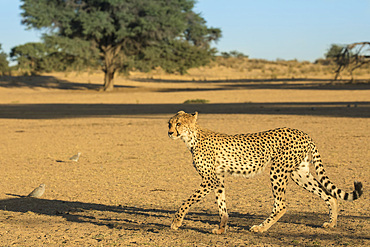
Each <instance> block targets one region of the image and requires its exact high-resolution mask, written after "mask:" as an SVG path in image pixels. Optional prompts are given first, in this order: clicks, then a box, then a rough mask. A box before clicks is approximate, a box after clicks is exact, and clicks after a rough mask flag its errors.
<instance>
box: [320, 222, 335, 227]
mask: <svg viewBox="0 0 370 247" xmlns="http://www.w3.org/2000/svg"><path fill="white" fill-rule="evenodd" d="M335 225H336V224H335V223H334V222H325V223H324V224H323V225H322V227H324V228H334V227H335Z"/></svg>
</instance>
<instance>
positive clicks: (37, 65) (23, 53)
mask: <svg viewBox="0 0 370 247" xmlns="http://www.w3.org/2000/svg"><path fill="white" fill-rule="evenodd" d="M47 54H48V53H47V48H46V46H45V45H44V44H43V43H34V42H31V43H26V44H24V45H19V46H15V47H13V48H12V49H11V51H10V57H11V58H12V59H13V60H14V61H17V62H18V68H19V69H21V70H23V71H27V72H31V73H32V74H34V73H36V72H37V71H40V70H41V67H42V65H41V64H42V60H43V58H44V57H45V56H46V55H47Z"/></svg>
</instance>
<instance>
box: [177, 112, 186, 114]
mask: <svg viewBox="0 0 370 247" xmlns="http://www.w3.org/2000/svg"><path fill="white" fill-rule="evenodd" d="M184 113H185V112H184V111H178V112H177V114H184Z"/></svg>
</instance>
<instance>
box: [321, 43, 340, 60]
mask: <svg viewBox="0 0 370 247" xmlns="http://www.w3.org/2000/svg"><path fill="white" fill-rule="evenodd" d="M344 47H345V45H338V44H332V45H331V46H330V48H329V49H328V51H327V52H326V53H325V58H326V59H336V58H337V57H338V56H339V55H340V53H341V52H342V50H343V48H344Z"/></svg>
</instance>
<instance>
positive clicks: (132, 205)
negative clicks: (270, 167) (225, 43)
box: [0, 76, 370, 246]
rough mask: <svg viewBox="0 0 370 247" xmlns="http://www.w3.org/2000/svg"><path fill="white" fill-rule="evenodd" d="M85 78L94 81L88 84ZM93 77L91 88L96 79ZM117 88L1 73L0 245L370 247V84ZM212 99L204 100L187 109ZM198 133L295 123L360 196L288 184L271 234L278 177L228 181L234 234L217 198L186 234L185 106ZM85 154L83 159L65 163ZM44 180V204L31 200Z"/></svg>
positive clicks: (191, 180)
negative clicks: (173, 120)
mask: <svg viewBox="0 0 370 247" xmlns="http://www.w3.org/2000/svg"><path fill="white" fill-rule="evenodd" d="M84 80H85V81H86V83H84V82H83V81H84ZM87 81H88V83H87ZM117 86H118V89H117V91H115V92H112V93H101V92H98V91H96V90H95V89H96V87H97V85H96V84H94V82H91V81H90V79H86V78H85V79H83V78H82V79H81V78H77V77H76V78H73V77H68V78H50V76H44V77H32V78H26V79H25V78H12V79H10V78H2V81H1V78H0V137H1V141H0V174H1V180H0V188H1V189H0V245H1V246H13V245H14V246H41V245H45V246H146V245H149V246H369V245H370V224H369V223H370V213H369V212H370V204H369V202H370V201H369V198H370V194H369V189H368V188H369V182H370V180H369V177H370V170H369V160H370V152H369V146H370V138H369V137H370V128H369V127H370V120H369V118H370V102H369V99H370V86H369V84H361V85H342V84H336V85H333V84H330V82H328V81H326V80H313V81H310V80H288V81H268V80H266V81H263V80H259V81H252V80H251V81H249V80H245V81H243V80H237V81H208V82H187V81H177V82H176V83H174V82H173V81H166V80H157V81H154V80H153V81H145V80H132V81H129V80H126V79H122V80H121V81H119V80H118V81H117ZM188 99H206V100H209V103H208V104H183V102H184V101H185V100H188ZM181 109H182V110H186V111H195V110H197V111H199V124H200V125H202V126H204V127H206V128H209V129H213V130H215V131H219V132H226V133H245V132H256V131H263V130H267V129H271V128H276V127H282V126H288V127H292V128H299V129H301V130H303V131H305V132H307V133H309V134H310V135H311V136H312V138H313V139H314V140H315V141H316V143H317V146H318V148H319V151H320V152H321V156H322V158H323V161H324V165H325V167H326V171H327V173H328V176H329V178H330V179H331V180H332V181H333V182H334V183H335V184H336V185H337V186H338V187H340V188H341V189H344V190H346V191H351V190H352V189H353V181H354V180H358V181H361V182H362V183H363V185H364V194H363V196H362V197H361V198H360V199H359V200H357V201H355V202H344V201H339V203H340V206H339V219H338V227H337V228H335V229H329V230H328V229H323V228H321V225H322V223H323V222H324V221H326V220H327V219H328V209H327V207H326V205H325V203H324V202H323V201H322V200H321V199H319V198H318V197H316V196H314V195H313V194H310V193H308V192H306V191H304V190H303V189H301V188H300V187H298V186H296V185H295V184H294V183H292V182H290V184H289V185H288V192H287V198H288V199H287V203H288V212H287V213H286V215H284V216H283V217H282V218H281V219H280V221H278V222H277V223H276V224H275V225H273V226H272V227H271V228H270V230H269V231H268V232H267V233H262V234H255V233H251V232H249V231H248V229H249V228H250V227H251V226H252V225H255V224H259V223H261V222H262V221H263V220H264V219H265V218H266V217H267V216H268V215H269V214H270V212H271V209H272V203H273V199H272V193H271V188H270V182H269V175H268V172H267V171H265V172H264V173H263V174H261V175H259V176H257V177H254V178H251V179H245V178H242V177H231V176H230V177H228V178H227V182H226V191H227V192H226V196H227V203H228V209H229V214H230V223H229V228H228V232H227V233H226V234H225V235H220V236H216V235H213V234H211V233H210V232H211V230H212V229H213V228H214V227H215V226H216V225H217V224H218V221H219V217H218V211H217V206H216V204H215V198H214V195H213V194H211V195H209V196H207V197H206V198H205V199H204V200H203V201H202V202H200V203H198V204H196V205H195V206H194V207H193V208H192V209H191V210H190V213H189V214H188V215H187V216H186V218H185V221H184V225H183V227H182V228H180V229H179V230H177V231H173V230H171V229H170V224H171V221H172V217H173V215H174V213H175V212H176V210H177V209H178V207H179V206H180V205H181V203H182V202H183V201H184V200H186V199H187V198H188V196H190V195H191V194H192V192H193V191H194V190H195V189H196V188H197V187H198V185H199V184H200V182H201V180H200V177H199V175H198V174H197V173H196V171H195V170H194V168H193V167H192V164H191V156H190V153H189V152H188V150H187V149H186V147H185V145H184V143H182V142H181V141H173V140H171V139H169V138H168V137H167V121H168V119H169V118H170V117H171V116H172V115H173V114H174V113H176V112H177V111H178V110H181ZM77 152H81V153H82V155H81V157H80V159H79V161H78V162H71V161H69V157H70V156H72V155H73V154H76V153H77ZM41 183H45V184H46V192H45V194H44V195H43V196H42V197H41V198H40V199H32V198H26V197H24V196H25V195H27V194H28V193H30V192H31V191H32V190H33V189H34V188H35V187H37V186H38V185H39V184H41Z"/></svg>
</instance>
